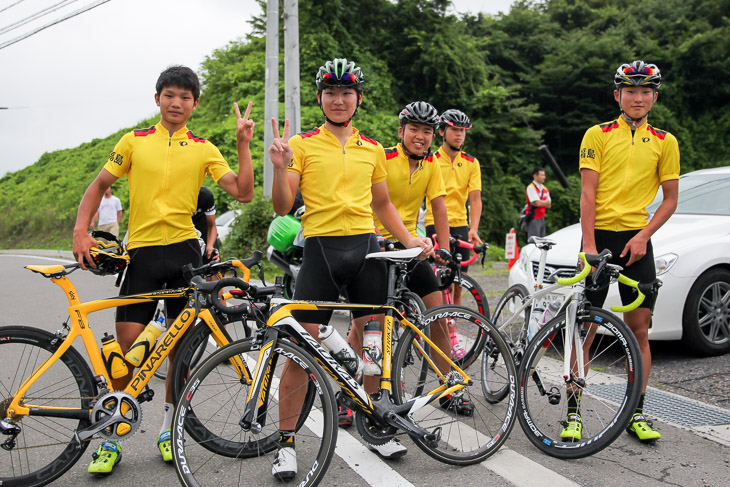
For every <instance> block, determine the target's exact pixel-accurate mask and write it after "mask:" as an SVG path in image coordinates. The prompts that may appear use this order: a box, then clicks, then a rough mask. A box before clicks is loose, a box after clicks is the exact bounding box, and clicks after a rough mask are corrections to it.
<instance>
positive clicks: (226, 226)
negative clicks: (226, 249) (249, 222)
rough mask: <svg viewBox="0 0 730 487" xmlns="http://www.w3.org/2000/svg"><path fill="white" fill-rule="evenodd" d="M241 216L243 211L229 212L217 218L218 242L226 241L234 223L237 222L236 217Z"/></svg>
mask: <svg viewBox="0 0 730 487" xmlns="http://www.w3.org/2000/svg"><path fill="white" fill-rule="evenodd" d="M240 214H241V210H239V209H236V210H228V211H226V212H225V213H222V214H221V215H219V216H217V217H216V219H215V226H216V229H217V230H218V240H219V241H221V242H222V241H224V240H225V239H226V237H227V236H228V233H229V232H230V231H231V227H232V226H233V223H234V222H235V221H236V217H238V215H240Z"/></svg>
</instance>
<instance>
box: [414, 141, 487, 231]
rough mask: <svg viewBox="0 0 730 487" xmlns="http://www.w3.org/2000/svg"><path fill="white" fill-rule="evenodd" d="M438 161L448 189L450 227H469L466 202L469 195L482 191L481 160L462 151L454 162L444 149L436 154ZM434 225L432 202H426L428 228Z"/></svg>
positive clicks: (447, 208) (447, 205)
mask: <svg viewBox="0 0 730 487" xmlns="http://www.w3.org/2000/svg"><path fill="white" fill-rule="evenodd" d="M436 161H437V162H438V164H439V166H440V167H441V176H442V177H443V179H444V186H445V187H446V196H445V197H444V201H445V202H446V210H447V211H448V214H449V226H452V227H465V226H468V225H469V218H468V215H467V212H466V202H467V200H468V199H469V193H471V192H472V191H481V190H482V171H481V169H480V168H479V159H477V158H476V157H473V156H470V155H469V154H467V153H466V152H463V151H460V152H459V153H458V154H457V155H456V157H455V158H454V160H453V161H452V160H451V158H450V157H449V156H448V154H446V152H445V151H444V148H443V147H440V148H439V150H438V152H436ZM428 225H433V212H432V211H431V202H430V201H427V202H426V226H428Z"/></svg>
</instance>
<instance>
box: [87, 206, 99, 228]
mask: <svg viewBox="0 0 730 487" xmlns="http://www.w3.org/2000/svg"><path fill="white" fill-rule="evenodd" d="M97 221H99V211H98V210H97V211H96V213H94V216H93V217H92V218H91V225H89V228H91V229H92V230H93V229H94V227H96V222H97Z"/></svg>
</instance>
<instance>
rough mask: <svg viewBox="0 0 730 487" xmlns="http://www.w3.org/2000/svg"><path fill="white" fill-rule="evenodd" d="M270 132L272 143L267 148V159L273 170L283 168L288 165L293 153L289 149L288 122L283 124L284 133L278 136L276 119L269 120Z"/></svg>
mask: <svg viewBox="0 0 730 487" xmlns="http://www.w3.org/2000/svg"><path fill="white" fill-rule="evenodd" d="M271 130H272V132H273V134H274V141H273V142H272V143H271V147H269V158H271V163H272V164H273V165H274V167H275V168H285V167H287V166H288V165H289V161H291V159H292V156H293V155H294V151H292V149H291V147H289V120H286V121H285V122H284V132H283V134H282V135H281V137H280V136H279V124H278V123H277V122H276V119H275V118H273V117H272V119H271Z"/></svg>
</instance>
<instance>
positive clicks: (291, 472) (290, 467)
mask: <svg viewBox="0 0 730 487" xmlns="http://www.w3.org/2000/svg"><path fill="white" fill-rule="evenodd" d="M296 474H297V452H296V450H295V449H294V448H290V447H284V448H281V449H280V450H279V451H278V452H276V459H275V460H274V463H273V465H271V475H273V476H274V477H276V478H277V479H279V480H291V479H293V478H294V477H295V476H296Z"/></svg>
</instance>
